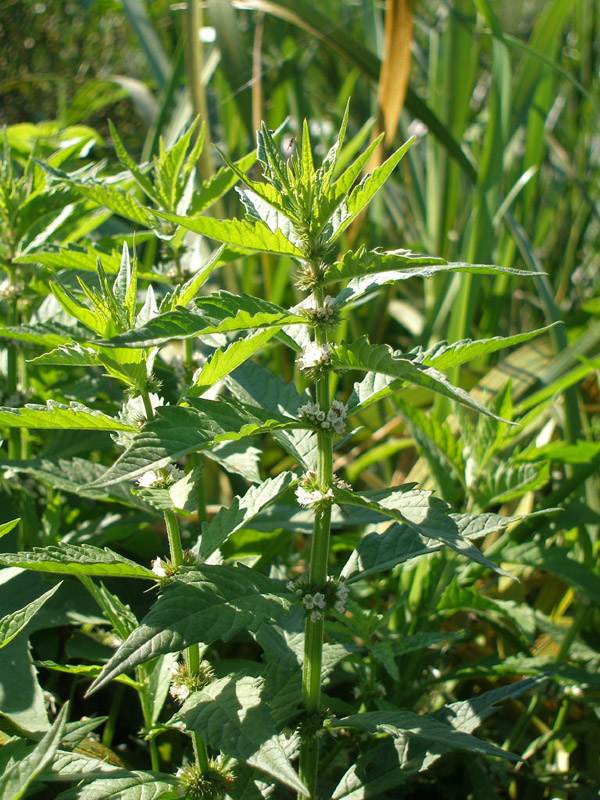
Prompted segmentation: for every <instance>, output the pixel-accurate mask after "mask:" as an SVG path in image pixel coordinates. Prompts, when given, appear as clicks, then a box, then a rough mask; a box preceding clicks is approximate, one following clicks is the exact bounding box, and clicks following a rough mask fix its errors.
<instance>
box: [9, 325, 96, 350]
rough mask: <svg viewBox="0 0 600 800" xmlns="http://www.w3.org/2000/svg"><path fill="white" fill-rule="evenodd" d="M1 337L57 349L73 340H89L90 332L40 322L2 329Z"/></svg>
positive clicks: (68, 326) (69, 326)
mask: <svg viewBox="0 0 600 800" xmlns="http://www.w3.org/2000/svg"><path fill="white" fill-rule="evenodd" d="M0 336H2V337H3V338H6V339H13V340H14V341H16V342H29V343H30V344H39V345H42V346H43V347H57V346H58V345H63V344H67V343H69V342H70V341H71V340H72V339H76V338H78V337H79V338H82V339H87V338H88V336H89V333H88V331H84V330H83V329H82V328H77V327H72V326H71V325H61V324H60V323H58V322H38V323H37V324H36V325H19V326H18V327H17V326H15V327H10V326H4V327H0Z"/></svg>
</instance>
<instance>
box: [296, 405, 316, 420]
mask: <svg viewBox="0 0 600 800" xmlns="http://www.w3.org/2000/svg"><path fill="white" fill-rule="evenodd" d="M320 410H321V409H320V407H319V405H318V404H317V403H304V405H301V406H300V408H299V409H298V413H299V414H300V416H301V417H304V416H306V417H316V416H317V414H318V413H319V412H320Z"/></svg>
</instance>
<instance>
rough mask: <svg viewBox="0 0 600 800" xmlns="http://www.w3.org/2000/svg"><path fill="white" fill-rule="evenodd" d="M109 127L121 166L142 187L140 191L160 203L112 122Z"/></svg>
mask: <svg viewBox="0 0 600 800" xmlns="http://www.w3.org/2000/svg"><path fill="white" fill-rule="evenodd" d="M108 126H109V129H110V135H111V137H112V140H113V144H114V146H115V152H116V154H117V157H118V159H119V161H120V162H121V164H123V166H124V167H126V168H127V169H128V170H129V172H131V174H132V176H133V178H134V180H135V182H136V183H137V185H138V186H139V187H140V189H141V190H142V191H143V192H144V194H146V195H147V196H148V197H150V198H151V199H152V200H154V201H155V202H158V198H157V195H156V192H155V191H154V187H153V186H152V181H151V180H150V179H149V178H148V177H146V175H145V174H144V172H143V167H142V168H140V167H138V165H137V164H136V163H135V162H134V161H133V159H132V158H131V156H130V155H129V153H128V152H127V150H126V148H125V145H124V144H123V142H122V141H121V139H120V138H119V134H118V133H117V129H116V128H115V126H114V125H113V123H112V120H110V119H109V120H108Z"/></svg>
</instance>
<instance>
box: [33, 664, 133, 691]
mask: <svg viewBox="0 0 600 800" xmlns="http://www.w3.org/2000/svg"><path fill="white" fill-rule="evenodd" d="M35 666H36V667H43V668H44V669H49V670H50V671H51V672H62V673H64V674H65V675H83V676H84V677H85V678H96V677H98V675H99V674H100V673H101V672H102V667H101V666H100V665H99V664H57V663H56V662H55V661H36V662H35ZM115 680H116V681H118V682H119V683H122V684H123V685H124V686H130V687H131V688H132V689H139V688H140V684H139V683H138V682H137V681H134V680H132V679H131V678H130V677H129V676H128V675H119V677H118V678H115Z"/></svg>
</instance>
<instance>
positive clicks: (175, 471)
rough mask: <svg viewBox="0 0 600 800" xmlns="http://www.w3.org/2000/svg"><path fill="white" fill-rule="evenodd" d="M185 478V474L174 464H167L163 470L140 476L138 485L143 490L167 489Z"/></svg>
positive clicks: (151, 471)
mask: <svg viewBox="0 0 600 800" xmlns="http://www.w3.org/2000/svg"><path fill="white" fill-rule="evenodd" d="M182 478H185V472H184V471H183V470H182V469H179V468H178V467H175V466H174V465H173V464H167V466H166V467H164V468H163V469H157V470H153V469H151V470H148V472H144V474H143V475H142V476H140V477H139V478H138V479H137V481H136V483H137V485H138V486H139V487H140V488H141V489H166V488H167V486H171V484H172V483H176V482H177V481H180V480H181V479H182Z"/></svg>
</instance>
